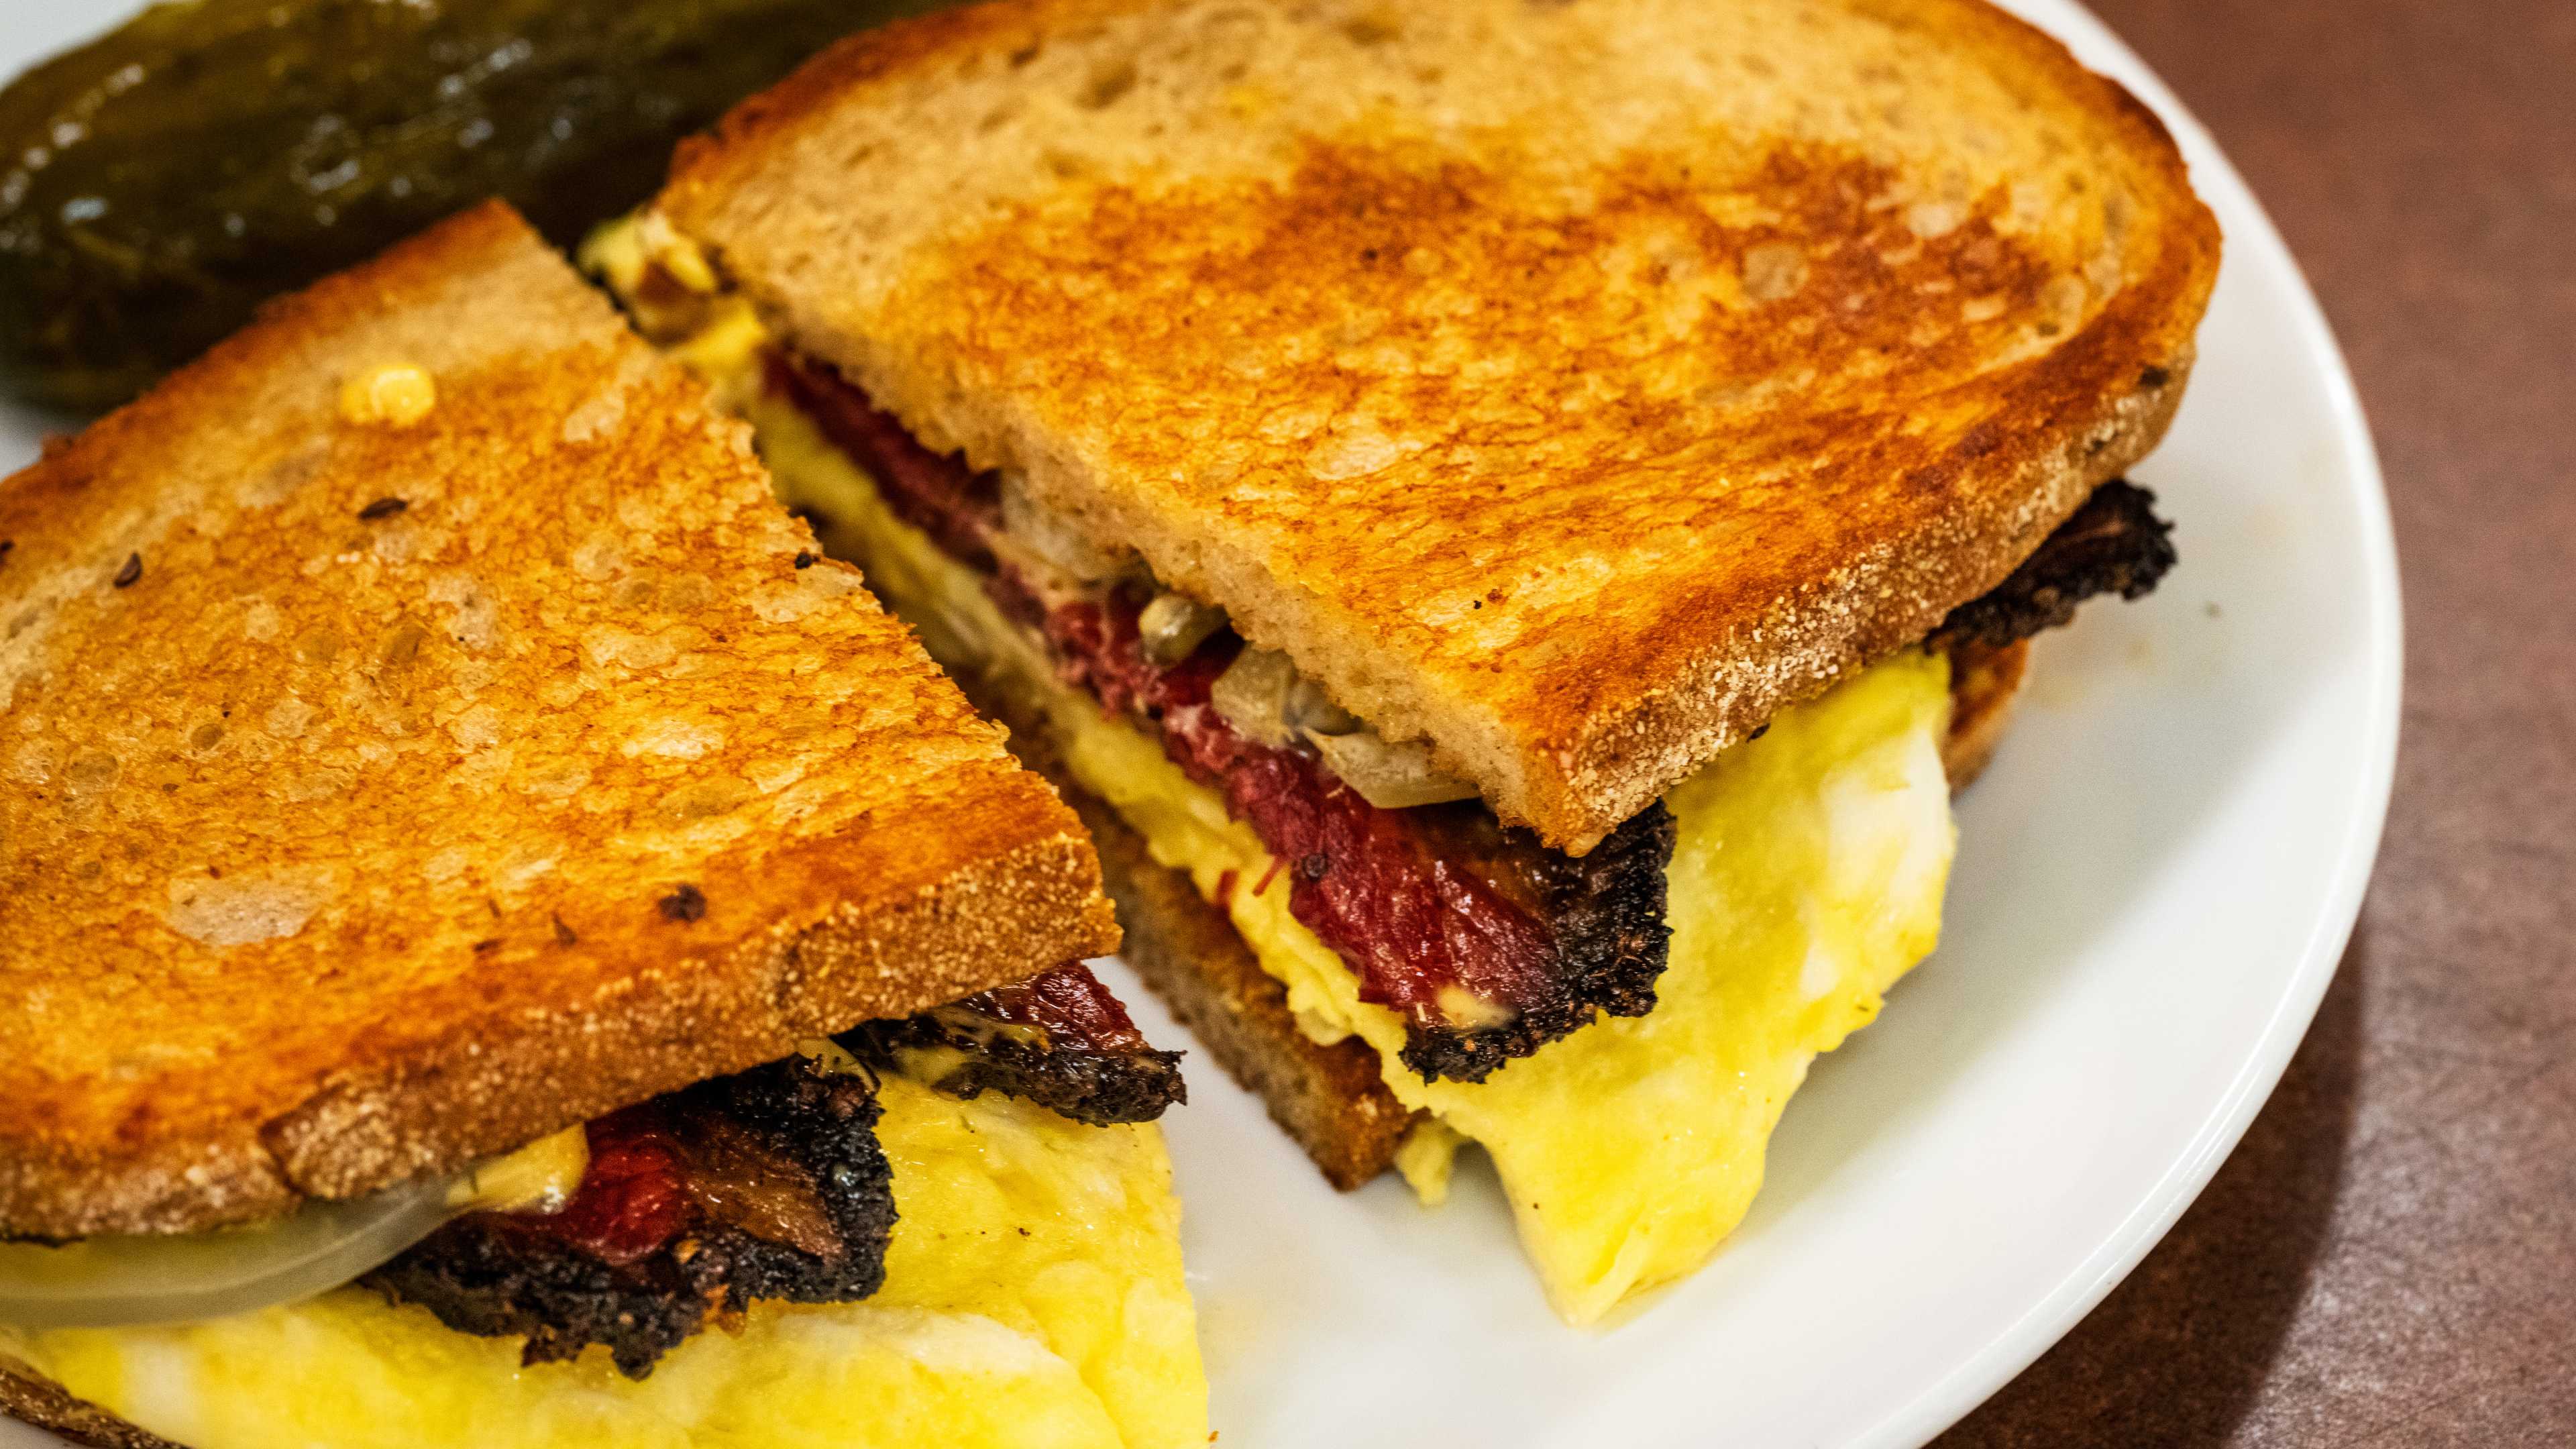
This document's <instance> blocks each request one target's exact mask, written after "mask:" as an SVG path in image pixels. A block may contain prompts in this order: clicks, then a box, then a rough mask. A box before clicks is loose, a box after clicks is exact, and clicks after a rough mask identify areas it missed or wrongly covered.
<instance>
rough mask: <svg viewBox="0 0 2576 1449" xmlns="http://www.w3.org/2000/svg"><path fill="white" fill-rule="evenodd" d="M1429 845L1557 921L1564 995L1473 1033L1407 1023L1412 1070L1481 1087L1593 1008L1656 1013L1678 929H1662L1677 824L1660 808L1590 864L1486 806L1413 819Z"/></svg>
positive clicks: (1438, 810) (1416, 1020) (1552, 926)
mask: <svg viewBox="0 0 2576 1449" xmlns="http://www.w3.org/2000/svg"><path fill="white" fill-rule="evenodd" d="M1412 813H1413V814H1414V815H1415V817H1416V819H1417V828H1418V829H1420V830H1421V831H1422V832H1423V834H1424V837H1425V838H1426V840H1428V841H1429V842H1430V843H1431V849H1432V850H1433V851H1434V852H1435V853H1436V854H1438V855H1439V857H1440V858H1442V859H1444V860H1451V861H1458V862H1461V863H1464V864H1467V865H1468V866H1469V868H1471V869H1473V870H1475V871H1476V872H1477V873H1478V874H1479V875H1480V876H1481V877H1482V878H1483V879H1485V880H1487V881H1489V882H1493V883H1496V884H1498V885H1501V886H1502V887H1503V889H1504V893H1505V894H1506V896H1509V897H1515V898H1516V903H1518V904H1521V905H1522V906H1523V908H1524V909H1527V910H1529V911H1530V912H1531V914H1532V915H1534V916H1535V917H1536V918H1537V919H1539V920H1541V921H1543V922H1545V923H1547V926H1548V928H1549V931H1550V935H1551V938H1552V941H1553V943H1554V946H1555V950H1556V962H1555V967H1556V970H1555V977H1554V979H1555V982H1556V983H1557V986H1558V990H1557V992H1556V993H1555V994H1554V995H1553V996H1552V997H1550V998H1549V999H1547V1000H1544V1001H1537V1002H1528V1003H1525V1004H1524V1005H1523V1006H1522V1008H1521V1010H1520V1012H1519V1013H1518V1014H1517V1015H1515V1016H1514V1017H1513V1018H1512V1019H1511V1020H1510V1021H1508V1022H1505V1023H1502V1024H1500V1025H1497V1026H1491V1027H1483V1028H1476V1029H1468V1028H1462V1027H1457V1026H1450V1025H1440V1024H1426V1023H1425V1022H1424V1021H1423V1020H1422V1019H1421V1018H1420V1017H1408V1018H1407V1020H1406V1023H1405V1042H1404V1050H1403V1052H1402V1053H1400V1055H1401V1057H1402V1059H1403V1061H1404V1064H1405V1065H1406V1066H1408V1067H1411V1068H1412V1069H1413V1070H1414V1071H1415V1072H1416V1073H1418V1074H1419V1075H1420V1076H1421V1077H1422V1078H1423V1079H1424V1080H1426V1081H1437V1080H1439V1079H1440V1078H1443V1077H1449V1078H1454V1079H1456V1080H1458V1081H1462V1082H1481V1081H1483V1080H1484V1079H1485V1078H1486V1077H1488V1076H1490V1075H1492V1074H1493V1072H1494V1070H1495V1068H1497V1067H1500V1066H1502V1065H1503V1064H1504V1063H1505V1062H1508V1061H1510V1060H1511V1059H1513V1058H1515V1057H1525V1056H1528V1055H1529V1054H1530V1053H1532V1052H1534V1051H1537V1050H1538V1049H1539V1048H1540V1047H1542V1046H1544V1045H1546V1044H1547V1043H1549V1042H1552V1041H1554V1040H1556V1039H1557V1038H1558V1037H1561V1036H1564V1035H1566V1034H1567V1033H1569V1032H1571V1031H1573V1030H1575V1029H1576V1028H1578V1027H1582V1026H1587V1025H1590V1024H1591V1022H1592V1019H1593V1016H1594V1013H1595V1012H1601V1013H1606V1014H1608V1015H1611V1016H1644V1015H1645V1014H1646V1013H1647V1012H1650V1011H1652V1010H1654V1009H1655V981H1656V978H1658V977H1660V976H1661V975H1663V972H1664V964H1665V960H1666V948H1667V946H1668V944H1669V943H1670V942H1671V940H1672V934H1673V933H1672V928H1671V927H1670V926H1667V925H1666V924H1664V867H1665V866H1666V865H1667V864H1669V863H1670V862H1671V860H1672V858H1673V837H1674V825H1673V817H1672V815H1671V813H1670V812H1669V811H1667V810H1665V809H1664V806H1663V802H1662V801H1660V800H1659V801H1656V802H1655V803H1654V804H1652V805H1649V806H1647V807H1646V808H1645V809H1644V810H1641V811H1639V812H1638V813H1637V814H1636V815H1634V816H1632V817H1630V818H1629V820H1628V822H1627V823H1626V824H1624V825H1622V826H1620V827H1619V828H1618V829H1616V830H1614V831H1612V832H1610V834H1609V836H1608V837H1607V838H1605V839H1604V840H1603V841H1602V842H1601V843H1600V844H1599V845H1598V846H1595V847H1594V848H1593V850H1592V853H1591V854H1589V855H1586V856H1582V857H1580V858H1576V857H1573V856H1569V855H1567V854H1565V853H1564V852H1563V851H1557V850H1550V849H1548V848H1547V847H1546V846H1545V845H1543V844H1541V843H1540V842H1539V839H1538V836H1537V835H1535V834H1534V833H1532V832H1530V831H1527V830H1519V829H1507V828H1505V827H1504V826H1503V825H1502V824H1501V822H1499V821H1497V820H1496V819H1495V818H1494V815H1493V812H1492V811H1490V810H1487V809H1486V808H1484V806H1483V804H1482V803H1481V802H1476V801H1460V802H1458V803H1457V804H1454V805H1433V806H1425V807H1422V808H1420V809H1418V810H1416V811H1414V812H1412Z"/></svg>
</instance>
